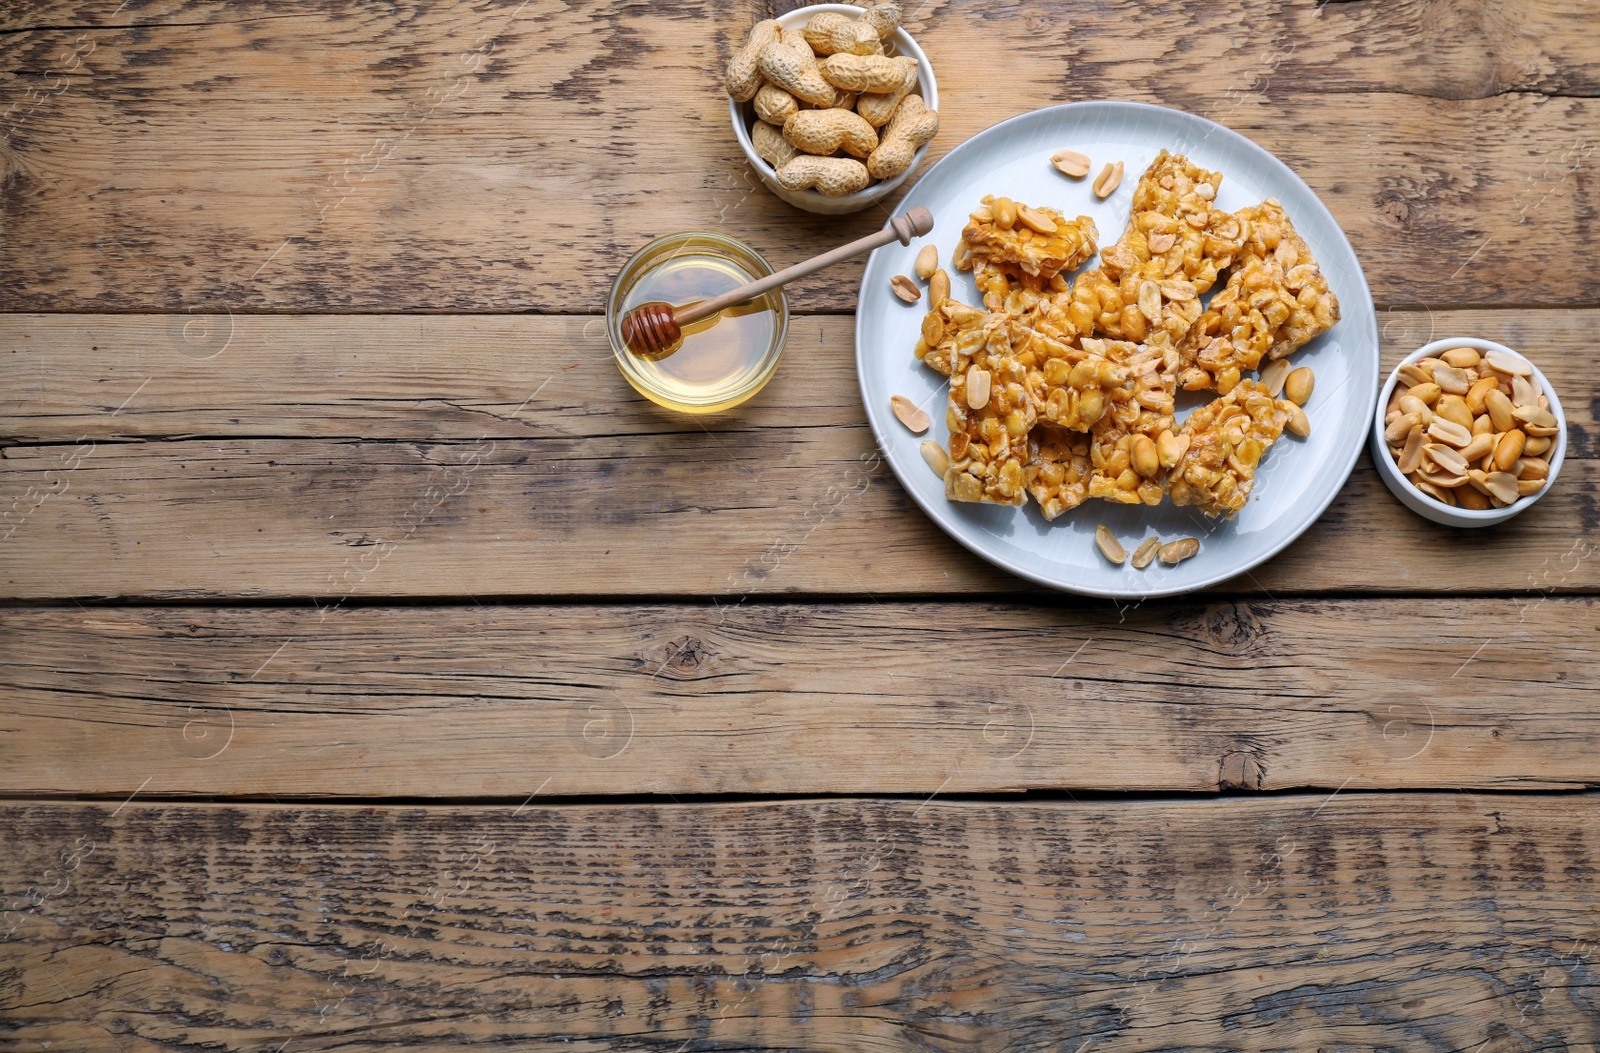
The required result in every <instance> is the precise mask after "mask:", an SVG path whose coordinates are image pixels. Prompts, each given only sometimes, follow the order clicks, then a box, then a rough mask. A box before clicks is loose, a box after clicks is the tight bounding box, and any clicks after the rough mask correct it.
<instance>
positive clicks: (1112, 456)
mask: <svg viewBox="0 0 1600 1053" xmlns="http://www.w3.org/2000/svg"><path fill="white" fill-rule="evenodd" d="M1176 362H1177V353H1176V352H1175V351H1174V350H1173V349H1172V348H1171V347H1170V346H1163V345H1161V344H1143V345H1139V346H1138V349H1137V354H1136V355H1135V356H1134V358H1133V361H1132V362H1131V363H1130V373H1131V374H1132V377H1133V397H1132V398H1129V399H1128V400H1126V401H1124V402H1119V403H1116V404H1115V405H1113V406H1112V408H1111V410H1110V412H1108V413H1107V414H1106V415H1105V416H1104V417H1102V418H1101V419H1100V421H1099V422H1098V423H1097V424H1095V426H1094V427H1092V428H1090V429H1089V439H1090V442H1089V461H1090V465H1091V471H1090V475H1089V496H1090V497H1099V498H1104V499H1105V500H1107V501H1111V502H1113V503H1116V504H1139V503H1141V502H1142V503H1144V504H1147V505H1158V504H1160V503H1161V495H1162V492H1163V489H1164V487H1163V481H1164V475H1165V473H1164V472H1162V471H1160V470H1159V466H1158V467H1157V469H1156V470H1155V471H1154V472H1153V473H1152V474H1150V475H1144V474H1142V473H1140V472H1139V471H1138V469H1137V467H1136V459H1135V457H1134V447H1135V444H1139V443H1149V444H1150V446H1151V450H1152V452H1154V447H1155V443H1156V440H1157V439H1158V438H1159V437H1160V435H1161V433H1162V432H1164V431H1171V430H1172V421H1173V418H1172V409H1173V393H1174V392H1175V391H1176V389H1177V376H1176V374H1175V373H1173V371H1172V369H1173V367H1174V366H1175V365H1176Z"/></svg>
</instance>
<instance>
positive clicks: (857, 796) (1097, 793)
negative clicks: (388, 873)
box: [0, 782, 1600, 810]
mask: <svg viewBox="0 0 1600 1053" xmlns="http://www.w3.org/2000/svg"><path fill="white" fill-rule="evenodd" d="M1451 792H1452V790H1451V788H1449V787H1439V786H1431V787H1430V786H1399V787H1393V788H1380V789H1356V788H1351V787H1349V786H1348V785H1340V786H1333V785H1329V786H1318V785H1315V784H1307V785H1304V786H1286V787H1277V788H1273V789H1268V790H1251V789H1247V788H1240V787H1235V788H1230V789H1223V790H1196V791H1193V792H1189V793H1184V792H1176V791H1167V790H1163V791H1153V790H991V791H978V792H973V791H970V790H969V791H963V792H961V793H942V792H940V791H938V790H935V791H933V792H932V793H887V792H886V793H844V792H841V793H668V792H667V791H665V790H661V791H657V792H654V793H609V794H596V793H560V792H547V793H546V792H537V791H536V792H534V793H533V794H511V795H495V796H488V797H482V796H463V797H415V796H407V795H404V794H375V795H372V796H353V795H348V794H330V795H327V796H322V795H291V794H271V793H239V794H214V793H206V794H191V795H183V796H174V795H172V794H141V793H139V792H138V791H135V792H134V793H133V794H132V795H129V794H126V793H104V794H98V793H76V794H42V793H0V808H4V807H6V806H8V805H13V804H62V805H65V804H108V803H113V802H120V803H128V802H135V801H136V802H137V803H138V804H139V805H141V806H143V807H146V808H161V807H171V808H196V807H203V806H207V805H219V806H228V807H232V806H234V805H251V804H259V805H267V806H281V805H285V804H296V805H303V806H305V807H308V808H309V807H314V808H370V807H372V806H374V805H381V806H383V807H385V808H408V809H409V808H421V809H435V810H450V809H461V808H515V809H518V810H521V809H524V808H527V807H529V806H530V805H537V806H538V807H540V808H589V809H600V808H635V807H639V806H645V807H671V806H673V805H683V806H685V807H688V806H691V805H739V804H753V805H790V804H808V803H817V802H823V803H827V802H841V801H844V802H848V801H871V802H873V803H875V804H876V803H892V802H895V801H902V802H906V803H910V804H916V803H919V802H920V803H926V802H929V801H935V800H937V801H938V802H940V803H941V804H963V803H966V804H994V803H997V802H1004V803H1008V804H1010V803H1014V804H1018V805H1027V804H1042V803H1051V804H1063V803H1070V804H1082V805H1092V804H1174V805H1180V806H1182V805H1188V804H1195V803H1201V802H1206V801H1255V800H1259V801H1266V800H1285V801H1288V802H1290V803H1292V802H1294V801H1295V800H1307V801H1311V800H1321V801H1329V800H1332V799H1333V798H1334V797H1338V798H1340V799H1346V798H1348V799H1351V800H1355V799H1358V798H1366V799H1379V798H1390V797H1407V796H1410V797H1438V796H1439V795H1440V794H1449V793H1451ZM1453 792H1455V793H1458V794H1461V795H1463V796H1465V797H1468V798H1472V799H1478V798H1505V799H1519V800H1525V799H1537V800H1543V799H1546V798H1548V799H1552V800H1563V799H1565V800H1583V801H1594V802H1596V803H1600V782H1597V783H1592V784H1588V785H1586V786H1575V787H1572V788H1571V789H1552V788H1543V789H1539V788H1527V789H1517V788H1515V787H1507V788H1504V789H1495V790H1487V789H1481V788H1474V789H1470V790H1468V789H1466V788H1458V789H1456V790H1454V791H1453Z"/></svg>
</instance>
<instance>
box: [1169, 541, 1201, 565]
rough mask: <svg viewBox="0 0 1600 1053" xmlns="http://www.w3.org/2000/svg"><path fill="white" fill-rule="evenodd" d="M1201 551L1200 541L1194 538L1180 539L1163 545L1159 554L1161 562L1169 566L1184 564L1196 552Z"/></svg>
mask: <svg viewBox="0 0 1600 1053" xmlns="http://www.w3.org/2000/svg"><path fill="white" fill-rule="evenodd" d="M1199 551H1200V539H1199V538H1194V537H1185V538H1179V539H1178V540H1177V541H1170V542H1168V543H1167V544H1165V545H1162V546H1161V548H1160V550H1159V552H1160V556H1161V562H1163V563H1166V564H1168V565H1172V564H1176V563H1182V562H1183V561H1184V560H1186V559H1188V558H1189V557H1190V556H1192V555H1194V554H1195V553H1196V552H1199Z"/></svg>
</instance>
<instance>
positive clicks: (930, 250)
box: [911, 241, 939, 281]
mask: <svg viewBox="0 0 1600 1053" xmlns="http://www.w3.org/2000/svg"><path fill="white" fill-rule="evenodd" d="M911 269H912V270H913V271H914V272H915V273H916V275H917V277H918V278H921V279H922V280H923V281H927V280H928V279H929V278H932V277H933V272H934V271H936V270H938V269H939V246H937V245H935V244H933V242H931V241H930V242H929V243H928V244H926V245H924V246H922V248H921V249H920V250H918V252H917V262H916V264H915V265H913V267H912V268H911Z"/></svg>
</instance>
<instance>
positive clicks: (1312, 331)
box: [1178, 198, 1339, 394]
mask: <svg viewBox="0 0 1600 1053" xmlns="http://www.w3.org/2000/svg"><path fill="white" fill-rule="evenodd" d="M1237 219H1238V220H1239V221H1240V223H1241V224H1242V225H1243V227H1244V230H1245V233H1246V241H1245V243H1244V246H1243V248H1242V249H1241V250H1240V252H1239V266H1238V267H1237V269H1235V270H1234V272H1233V273H1232V274H1231V275H1230V276H1229V277H1228V284H1227V285H1226V286H1224V287H1223V289H1222V291H1221V292H1219V293H1217V295H1216V296H1215V297H1213V298H1212V300H1211V305H1210V307H1209V308H1208V309H1207V310H1206V312H1205V313H1204V314H1202V315H1201V316H1200V319H1199V321H1198V322H1196V323H1195V325H1194V328H1193V329H1191V330H1190V331H1189V334H1188V336H1187V337H1185V339H1184V341H1183V343H1182V345H1181V346H1180V351H1181V352H1182V354H1183V358H1184V369H1183V371H1182V372H1181V373H1180V374H1179V377H1178V380H1179V383H1181V384H1182V385H1183V386H1184V388H1186V389H1187V390H1189V391H1203V390H1207V389H1215V390H1216V391H1218V392H1221V393H1222V394H1227V393H1228V392H1229V391H1231V390H1233V386H1234V385H1235V384H1237V383H1238V382H1239V378H1240V376H1241V375H1242V374H1243V373H1244V371H1245V370H1250V369H1255V368H1257V367H1258V366H1259V365H1260V364H1261V359H1262V357H1263V356H1267V357H1269V358H1274V359H1277V358H1283V357H1285V356H1287V355H1290V354H1292V353H1294V352H1295V351H1297V350H1299V349H1300V348H1301V347H1302V346H1304V345H1305V344H1306V343H1307V342H1308V341H1310V340H1311V339H1312V338H1314V337H1316V336H1318V335H1320V334H1322V333H1325V332H1327V331H1328V330H1329V329H1331V328H1332V327H1333V325H1334V323H1336V322H1337V321H1338V320H1339V300H1338V298H1337V297H1335V296H1334V295H1333V291H1332V290H1331V289H1329V288H1328V281H1327V279H1326V278H1325V277H1323V274H1322V270H1321V269H1320V268H1319V267H1318V266H1317V261H1316V260H1315V259H1314V258H1312V255H1311V249H1310V247H1309V246H1308V245H1306V243H1305V240H1304V239H1303V238H1301V237H1300V235H1299V234H1297V233H1295V229H1294V224H1293V223H1291V222H1290V220H1289V216H1288V214H1287V213H1285V212H1284V210H1283V207H1282V206H1281V205H1280V204H1279V203H1278V202H1277V200H1276V199H1273V198H1268V199H1267V200H1266V201H1264V202H1262V203H1261V204H1259V205H1256V206H1254V207H1253V208H1246V209H1241V210H1240V211H1239V212H1238V213H1237Z"/></svg>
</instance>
